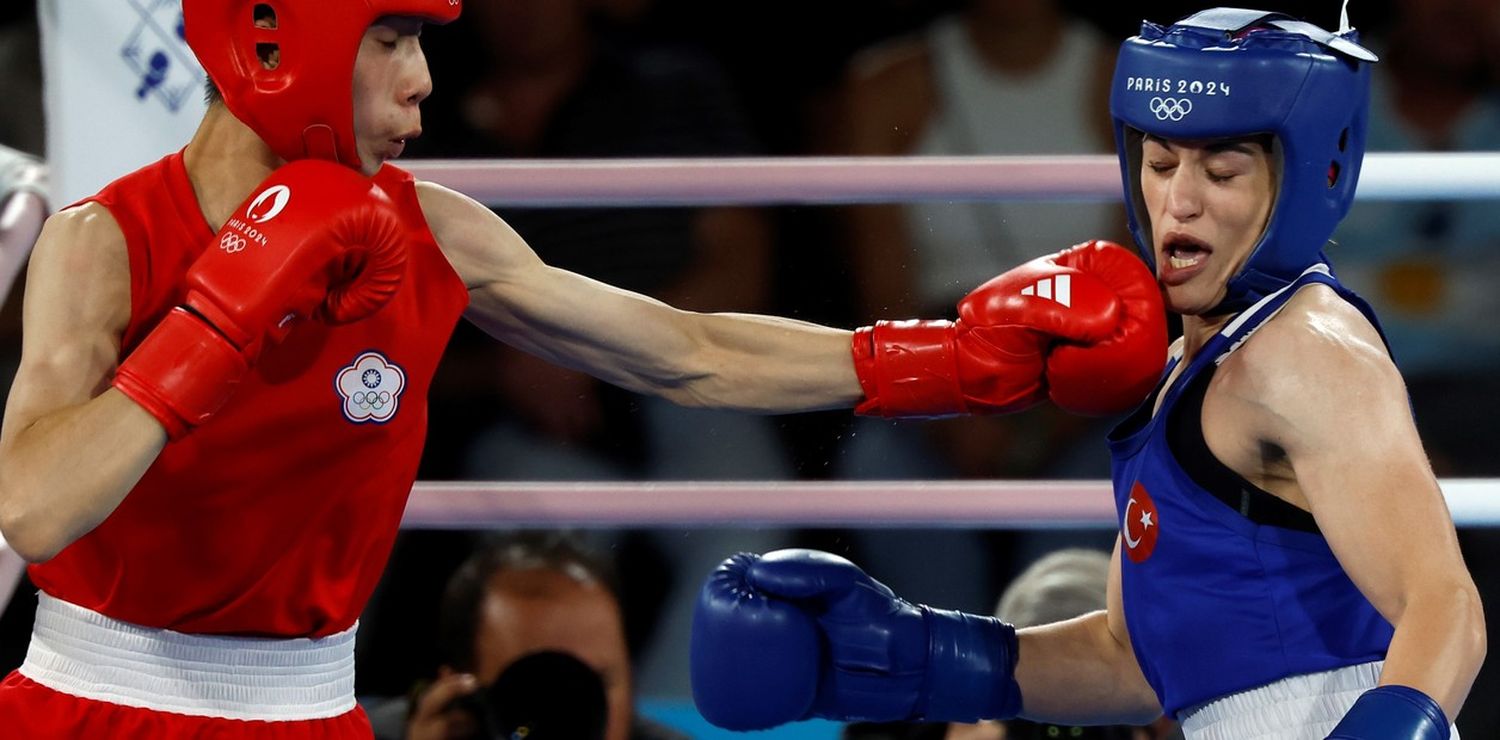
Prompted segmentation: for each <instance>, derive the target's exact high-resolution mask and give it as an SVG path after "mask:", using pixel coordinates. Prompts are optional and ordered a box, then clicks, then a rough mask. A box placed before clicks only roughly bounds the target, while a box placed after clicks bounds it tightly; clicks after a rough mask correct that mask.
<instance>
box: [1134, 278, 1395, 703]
mask: <svg viewBox="0 0 1500 740" xmlns="http://www.w3.org/2000/svg"><path fill="white" fill-rule="evenodd" d="M1314 283H1321V284H1323V285H1327V286H1329V287H1330V288H1332V289H1334V290H1335V291H1337V292H1338V294H1339V296H1340V297H1342V298H1343V299H1344V300H1346V301H1348V302H1349V303H1351V304H1352V305H1354V306H1355V307H1357V308H1358V309H1359V310H1360V311H1361V312H1362V313H1364V314H1365V316H1366V317H1367V318H1369V320H1370V322H1371V323H1373V324H1374V325H1375V327H1376V330H1377V331H1378V330H1379V329H1380V324H1379V322H1378V321H1377V320H1376V318H1375V315H1374V312H1373V311H1371V309H1370V308H1369V306H1368V304H1366V303H1365V302H1364V300H1363V299H1361V298H1360V297H1359V296H1357V295H1355V294H1354V293H1353V292H1352V291H1350V290H1348V289H1347V288H1344V287H1343V286H1342V285H1340V284H1339V282H1338V280H1337V279H1335V278H1334V277H1333V275H1332V274H1331V273H1330V272H1329V270H1328V267H1327V265H1322V264H1319V265H1315V266H1314V267H1312V268H1310V269H1309V270H1308V271H1307V272H1305V273H1303V274H1302V276H1301V277H1300V278H1299V279H1298V280H1297V281H1296V282H1294V283H1293V284H1292V285H1290V286H1288V287H1287V288H1285V289H1283V290H1281V291H1279V292H1277V293H1274V294H1272V295H1270V296H1267V297H1266V298H1265V299H1264V300H1262V301H1260V302H1259V303H1257V304H1256V305H1254V306H1252V307H1250V308H1249V309H1246V310H1245V311H1244V312H1243V313H1241V314H1240V315H1239V316H1237V317H1236V318H1234V319H1233V320H1231V321H1230V322H1229V323H1228V324H1227V325H1226V326H1225V328H1224V329H1223V330H1222V331H1221V332H1220V333H1219V334H1217V335H1215V336H1214V337H1213V338H1212V339H1210V340H1209V341H1208V343H1207V344H1206V345H1205V346H1204V347H1203V350H1202V351H1201V352H1199V353H1198V355H1197V356H1196V357H1194V358H1193V359H1192V360H1191V362H1190V364H1189V365H1188V366H1187V368H1185V369H1184V371H1183V373H1182V375H1181V376H1179V377H1178V378H1177V379H1176V380H1175V381H1174V382H1173V384H1172V385H1171V387H1169V388H1167V389H1166V390H1165V391H1162V390H1160V389H1158V393H1163V392H1164V393H1165V397H1164V398H1163V399H1162V402H1161V406H1160V409H1159V410H1158V411H1157V412H1156V413H1155V415H1154V416H1153V415H1152V411H1151V409H1152V402H1153V401H1154V400H1155V398H1156V396H1155V395H1153V397H1152V399H1149V400H1148V401H1147V402H1146V403H1145V404H1143V405H1142V406H1141V408H1139V409H1137V410H1136V412H1135V413H1134V414H1132V415H1131V416H1130V417H1129V418H1128V419H1126V420H1125V421H1124V422H1122V423H1121V424H1120V425H1119V426H1118V427H1116V428H1115V430H1114V431H1113V432H1112V433H1111V434H1110V437H1109V447H1110V454H1111V456H1112V458H1113V461H1112V462H1113V482H1114V494H1115V505H1116V509H1117V511H1118V512H1119V516H1120V535H1121V544H1120V554H1121V557H1120V569H1121V572H1120V576H1121V579H1120V581H1121V589H1122V590H1121V594H1122V598H1123V601H1124V612H1125V623H1126V626H1127V628H1128V629H1129V631H1130V639H1131V643H1132V646H1133V648H1134V650H1135V657H1136V660H1137V661H1138V662H1139V663H1140V666H1141V670H1142V671H1143V672H1144V673H1145V676H1146V680H1147V681H1148V682H1150V684H1151V687H1152V688H1153V689H1154V690H1155V691H1156V696H1157V699H1159V700H1160V701H1161V705H1162V708H1163V710H1165V711H1166V713H1167V714H1168V715H1171V716H1177V714H1178V713H1179V712H1181V711H1182V710H1184V709H1187V708H1190V707H1193V706H1196V705H1198V704H1201V703H1203V702H1205V701H1209V700H1212V699H1216V698H1218V697H1221V696H1224V695H1227V694H1231V693H1234V692H1236V691H1243V690H1245V689H1250V688H1254V687H1257V686H1261V685H1264V684H1267V683H1270V682H1272V681H1276V680H1279V679H1282V678H1285V677H1287V676H1292V675H1298V674H1303V673H1313V672H1318V671H1325V670H1329V669H1333V668H1339V667H1342V666H1346V665H1352V664H1356V663H1364V662H1368V661H1372V660H1380V659H1382V658H1384V657H1385V652H1386V648H1387V646H1388V645H1389V644H1390V641H1391V635H1392V634H1393V630H1392V628H1391V625H1390V623H1389V622H1387V621H1386V620H1385V619H1384V618H1382V617H1381V616H1380V614H1379V612H1377V611H1376V610H1375V607H1374V606H1372V605H1371V604H1370V602H1369V600H1368V599H1366V598H1365V597H1364V595H1363V594H1361V593H1360V591H1359V589H1358V588H1356V587H1355V585H1354V583H1353V582H1352V581H1350V580H1349V576H1348V575H1346V574H1345V573H1344V570H1343V568H1341V567H1340V566H1339V563H1338V561H1337V560H1336V559H1335V558H1334V556H1333V552H1332V550H1330V549H1329V547H1328V542H1327V541H1326V540H1325V539H1324V538H1323V536H1322V535H1321V534H1320V533H1317V532H1315V531H1300V530H1299V529H1295V528H1290V527H1282V526H1275V525H1270V524H1263V523H1257V522H1256V521H1252V520H1251V519H1250V518H1247V517H1246V516H1245V515H1244V514H1242V513H1241V512H1240V510H1238V509H1236V508H1232V507H1231V506H1230V505H1229V504H1228V503H1226V502H1225V501H1224V500H1221V499H1220V498H1219V497H1218V496H1216V495H1215V493H1214V492H1213V491H1210V490H1208V489H1206V488H1203V487H1202V486H1201V485H1200V484H1199V483H1198V482H1197V481H1196V480H1195V479H1194V478H1193V477H1192V476H1190V475H1189V474H1188V472H1187V471H1186V470H1185V468H1184V466H1183V464H1182V463H1180V462H1179V461H1178V460H1177V459H1176V457H1175V456H1174V454H1173V451H1172V448H1171V446H1170V444H1169V439H1168V435H1167V429H1168V423H1167V420H1168V419H1169V418H1170V416H1171V414H1172V413H1173V409H1174V406H1176V405H1177V404H1178V403H1179V401H1181V399H1182V396H1183V391H1184V389H1186V388H1187V387H1188V386H1189V385H1191V384H1192V382H1193V379H1194V378H1195V377H1196V376H1199V375H1201V374H1204V373H1211V372H1213V369H1214V368H1215V367H1217V364H1218V363H1219V362H1222V360H1223V358H1224V357H1227V356H1228V355H1229V353H1231V352H1233V351H1234V350H1235V349H1236V348H1238V347H1239V346H1240V344H1242V343H1243V342H1244V341H1245V340H1246V339H1248V338H1249V337H1250V335H1251V334H1252V333H1254V332H1255V330H1256V329H1258V328H1259V327H1260V326H1262V325H1264V324H1265V322H1267V321H1269V320H1270V319H1271V317H1272V316H1275V315H1276V312H1277V311H1278V310H1280V309H1281V307H1282V306H1283V305H1285V303H1286V302H1287V300H1289V299H1290V298H1291V297H1292V295H1293V294H1294V293H1295V292H1296V291H1297V290H1298V289H1300V288H1302V287H1304V286H1307V285H1311V284H1314ZM1179 361H1180V358H1174V359H1173V360H1172V362H1171V363H1170V364H1169V365H1168V366H1167V370H1166V374H1165V375H1164V376H1163V377H1169V376H1170V374H1171V372H1172V370H1173V368H1175V367H1176V366H1177V364H1178V362H1179ZM1189 411H1190V412H1192V413H1201V408H1199V409H1189ZM1205 449H1206V448H1205ZM1236 493H1237V492H1236Z"/></svg>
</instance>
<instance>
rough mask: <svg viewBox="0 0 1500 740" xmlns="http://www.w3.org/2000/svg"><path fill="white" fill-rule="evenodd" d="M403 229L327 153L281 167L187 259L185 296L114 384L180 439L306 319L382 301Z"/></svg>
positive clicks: (397, 272)
mask: <svg viewBox="0 0 1500 740" xmlns="http://www.w3.org/2000/svg"><path fill="white" fill-rule="evenodd" d="M403 233H404V232H403V230H402V227H401V224H400V221H399V217H398V215H397V213H396V209H395V206H394V204H393V203H392V202H391V200H390V198H389V197H388V196H387V195H386V194H385V193H384V192H383V191H382V190H381V189H380V188H379V186H377V185H375V184H374V182H372V181H371V180H369V179H368V178H366V177H363V176H361V175H360V174H359V173H357V172H355V171H353V170H350V169H349V168H347V167H342V166H339V165H336V164H333V163H331V162H324V161H320V160H312V159H309V160H300V161H297V162H292V163H290V164H287V165H285V166H283V167H282V168H280V169H278V170H276V171H275V172H274V173H272V174H271V176H270V177H269V178H267V179H266V180H265V182H263V183H261V185H260V187H258V188H256V191H255V194H254V195H252V196H251V197H250V199H249V200H247V201H246V202H245V203H244V204H242V205H241V206H240V207H239V208H238V209H236V210H235V212H234V214H233V215H232V216H231V217H230V219H229V221H228V222H227V223H226V224H225V225H224V228H223V229H221V230H220V231H219V233H218V234H216V235H215V236H214V238H213V240H212V241H211V242H210V243H209V244H208V246H207V248H206V249H205V250H204V252H203V254H202V255H200V256H199V257H198V259H197V260H196V261H194V263H193V265H192V266H191V267H190V268H188V271H187V275H186V277H185V284H186V287H187V293H186V297H185V299H184V301H183V305H181V306H179V307H177V308H175V309H173V310H172V311H171V312H170V313H168V314H167V316H166V317H165V318H164V319H162V321H161V323H160V324H158V325H157V326H156V328H155V329H153V330H152V332H151V333H150V334H149V335H147V336H146V338H145V339H144V340H143V341H142V342H141V344H140V346H139V347H137V348H136V349H135V351H134V352H132V353H131V354H130V356H129V357H128V358H126V360H125V362H124V363H122V364H121V366H120V369H119V371H118V372H117V373H116V376H115V380H114V385H115V387H117V388H119V389H120V390H121V391H122V392H123V393H125V394H126V395H128V396H130V397H131V398H132V399H134V400H135V401H136V402H137V403H139V404H140V405H141V406H142V407H144V408H145V409H146V410H147V411H150V412H151V414H152V415H153V416H155V417H156V418H157V419H158V420H159V421H161V423H162V426H163V427H165V428H166V430H167V433H168V436H169V437H172V438H174V439H175V438H178V437H180V436H182V435H183V434H185V433H186V432H187V431H188V430H189V429H191V428H192V427H194V426H196V425H198V424H201V423H202V422H204V421H206V420H207V419H208V418H209V417H210V416H212V415H213V413H214V412H215V411H217V410H218V409H219V407H220V406H222V405H223V404H224V402H225V401H226V400H228V398H229V397H230V395H232V394H233V392H234V388H235V386H236V385H237V384H238V382H239V379H240V377H241V376H242V375H243V374H244V372H245V370H246V369H247V368H248V367H249V366H250V364H252V363H253V362H254V361H255V359H256V357H257V356H258V355H259V353H260V351H261V349H262V348H263V347H264V346H265V345H266V344H267V343H275V342H277V341H279V340H280V339H281V338H283V337H284V336H285V335H286V333H287V332H288V331H290V329H291V327H292V326H293V325H294V324H295V323H296V322H297V321H299V320H302V319H305V318H308V317H310V316H317V317H319V318H323V319H325V320H328V321H331V322H335V323H337V322H345V321H353V320H356V319H359V318H363V317H364V316H367V315H369V314H370V313H373V312H374V311H375V310H377V309H379V308H380V307H381V306H382V305H384V304H385V302H386V301H387V300H389V299H390V297H391V296H392V295H394V294H395V291H396V289H397V288H398V287H399V286H400V283H401V277H402V275H403V274H404V271H405V260H406V252H405V246H404V243H403Z"/></svg>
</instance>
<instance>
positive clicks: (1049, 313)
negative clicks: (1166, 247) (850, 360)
mask: <svg viewBox="0 0 1500 740" xmlns="http://www.w3.org/2000/svg"><path fill="white" fill-rule="evenodd" d="M1116 272H1118V273H1119V274H1118V275H1116V274H1114V273H1116ZM1104 273H1109V274H1104ZM1142 281H1144V283H1143V282H1142ZM1122 290H1123V291H1125V294H1123V295H1122V294H1121V291H1122ZM958 313H959V318H958V320H957V321H955V322H948V321H906V322H884V321H883V322H878V323H877V324H876V325H875V326H873V327H865V328H863V329H860V330H858V331H856V332H855V334H854V347H853V350H854V365H855V371H856V373H857V374H858V375H859V381H860V385H861V386H862V387H863V388H864V391H865V401H864V402H863V403H861V404H860V405H859V406H858V407H857V408H856V409H855V410H856V411H857V412H858V413H861V414H868V415H879V416H888V417H894V416H901V417H914V416H915V417H922V416H944V415H951V414H959V413H1006V412H1012V411H1019V410H1022V409H1025V408H1029V407H1031V406H1034V405H1036V404H1037V403H1040V402H1041V401H1043V400H1045V399H1046V398H1047V397H1048V396H1049V395H1051V397H1052V398H1053V400H1054V401H1055V402H1057V403H1058V405H1059V406H1062V407H1063V408H1065V409H1068V410H1071V411H1077V412H1080V413H1110V412H1114V411H1120V410H1124V409H1126V408H1129V407H1130V406H1131V405H1134V404H1135V403H1138V402H1139V401H1140V400H1141V398H1143V397H1144V396H1145V395H1146V393H1149V391H1150V388H1151V384H1153V383H1154V382H1155V381H1156V377H1157V375H1158V374H1159V373H1160V372H1161V368H1162V365H1163V364H1164V363H1165V358H1166V316H1165V313H1164V311H1163V308H1162V303H1161V296H1160V294H1159V293H1158V292H1157V289H1156V281H1155V279H1154V277H1152V275H1151V274H1150V270H1149V269H1147V268H1146V266H1145V264H1144V263H1143V262H1141V261H1140V259H1139V258H1138V257H1136V256H1135V255H1134V254H1133V253H1131V252H1129V251H1127V250H1126V249H1125V248H1123V247H1120V246H1119V245H1116V244H1111V243H1109V242H1100V241H1095V242H1087V243H1085V244H1080V245H1078V246H1076V247H1073V248H1071V249H1068V250H1066V251H1063V252H1060V253H1058V254H1055V255H1050V256H1047V257H1043V258H1040V259H1036V260H1032V261H1031V262H1027V263H1026V264H1024V265H1021V266H1020V267H1017V268H1015V269H1014V270H1011V271H1009V272H1007V273H1005V274H1004V275H1001V276H1000V277H997V278H995V279H993V280H991V281H989V282H987V283H985V284H984V285H982V286H980V287H979V288H978V289H976V290H975V291H974V292H972V293H970V294H969V295H968V296H966V297H965V298H964V299H963V301H961V302H960V303H959V305H958ZM1095 345H1099V346H1101V347H1107V348H1108V349H1107V350H1106V351H1104V352H1102V353H1100V354H1098V355H1087V354H1083V355H1080V354H1077V353H1073V354H1065V355H1064V356H1063V357H1062V358H1061V361H1060V362H1059V361H1056V360H1054V359H1053V358H1051V357H1049V354H1054V353H1055V352H1056V351H1060V350H1062V349H1065V348H1066V349H1071V350H1080V351H1082V350H1087V349H1089V348H1092V347H1094V346H1095ZM1143 356H1149V357H1150V358H1151V359H1150V360H1149V361H1144V360H1141V359H1140V358H1141V357H1143ZM1113 362H1118V363H1121V367H1119V368H1118V370H1117V369H1116V368H1112V367H1108V364H1109V363H1113ZM1152 363H1154V368H1155V369H1154V370H1153V371H1152V373H1151V374H1150V377H1149V379H1147V380H1146V384H1145V387H1144V390H1141V383H1142V375H1141V373H1142V370H1143V369H1144V368H1145V367H1146V366H1147V365H1151V364H1152ZM1094 368H1099V369H1100V372H1101V373H1103V374H1104V375H1108V374H1110V373H1114V372H1117V371H1118V372H1120V373H1121V374H1122V377H1121V378H1119V379H1112V378H1092V377H1080V371H1082V370H1085V369H1094ZM1054 374H1055V375H1056V380H1054V378H1053V375H1054ZM1059 381H1061V383H1062V385H1063V386H1064V387H1063V388H1062V389H1058V388H1049V385H1050V384H1052V383H1055V382H1059Z"/></svg>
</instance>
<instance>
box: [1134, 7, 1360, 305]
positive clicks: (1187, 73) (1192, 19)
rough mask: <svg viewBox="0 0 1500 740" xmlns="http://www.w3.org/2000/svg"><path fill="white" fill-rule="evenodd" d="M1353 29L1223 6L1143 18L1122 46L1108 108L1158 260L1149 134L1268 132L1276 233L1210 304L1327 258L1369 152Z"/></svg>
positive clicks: (1247, 298)
mask: <svg viewBox="0 0 1500 740" xmlns="http://www.w3.org/2000/svg"><path fill="white" fill-rule="evenodd" d="M1357 41H1358V35H1357V34H1356V33H1355V32H1354V31H1348V32H1345V33H1340V34H1334V33H1330V32H1328V31H1325V30H1323V29H1322V28H1319V27H1317V26H1315V25H1313V24H1311V23H1305V22H1302V21H1298V20H1295V19H1293V18H1292V17H1291V16H1287V15H1282V14H1280V13H1268V12H1265V11H1260V10H1242V9H1239V8H1216V9H1213V10H1205V11H1203V12H1201V13H1197V14H1195V15H1191V16H1188V17H1187V18H1184V19H1182V20H1180V21H1178V22H1177V23H1175V24H1173V25H1171V26H1170V27H1165V28H1164V27H1162V26H1159V25H1157V24H1155V23H1150V22H1146V23H1143V24H1141V33H1140V35H1139V36H1135V37H1133V38H1130V39H1128V40H1126V41H1125V43H1124V44H1123V45H1122V46H1121V47H1120V57H1119V61H1118V62H1117V64H1116V66H1115V78H1114V83H1113V89H1112V90H1111V92H1110V100H1109V110H1110V115H1111V116H1112V117H1113V118H1114V126H1115V144H1116V146H1117V147H1118V148H1119V153H1120V173H1121V176H1122V177H1123V179H1124V183H1125V198H1126V202H1127V203H1129V204H1130V208H1129V209H1128V210H1129V215H1130V231H1131V233H1132V234H1134V236H1135V241H1136V244H1137V246H1139V247H1140V250H1141V255H1142V256H1143V257H1145V259H1146V262H1147V264H1150V265H1151V266H1152V268H1153V269H1155V266H1156V259H1155V250H1154V247H1153V245H1152V243H1151V229H1150V224H1149V220H1148V218H1147V216H1146V213H1145V209H1144V204H1143V202H1142V200H1141V189H1140V166H1141V139H1142V137H1143V136H1146V135H1149V136H1155V137H1158V138H1161V139H1166V140H1174V139H1175V140H1195V139H1196V140H1204V139H1224V138H1233V137H1240V136H1255V135H1266V134H1269V135H1270V136H1271V137H1272V141H1273V149H1274V151H1275V152H1277V153H1279V154H1280V164H1281V171H1280V179H1279V186H1278V188H1277V194H1276V202H1275V203H1274V204H1273V205H1272V207H1271V216H1270V220H1269V221H1268V222H1267V224H1266V230H1265V233H1263V234H1262V235H1261V237H1260V240H1259V241H1258V242H1257V243H1256V244H1255V246H1254V247H1253V248H1252V249H1251V252H1250V258H1249V260H1248V261H1247V262H1246V263H1245V266H1244V268H1243V269H1241V270H1240V272H1238V273H1237V274H1235V275H1234V276H1233V277H1232V278H1230V280H1229V285H1228V292H1227V293H1226V294H1225V297H1224V300H1223V301H1222V302H1221V303H1220V304H1219V305H1218V306H1216V307H1215V308H1214V309H1213V310H1212V311H1211V313H1214V314H1223V313H1231V312H1235V311H1240V310H1242V309H1244V308H1246V307H1248V306H1249V305H1251V304H1252V303H1254V302H1255V301H1257V300H1259V299H1260V298H1261V297H1263V296H1265V295H1266V294H1268V293H1271V292H1274V291H1276V290H1277V289H1279V288H1282V287H1284V286H1286V285H1287V284H1289V283H1291V282H1292V281H1293V280H1295V279H1296V278H1297V276H1298V275H1300V274H1302V272H1303V271H1304V270H1306V269H1307V268H1308V267H1311V266H1312V265H1314V264H1316V263H1318V262H1322V261H1326V258H1325V257H1324V256H1323V252H1322V250H1323V245H1324V244H1326V243H1327V242H1328V238H1329V237H1330V236H1332V235H1333V230H1334V228H1335V227H1336V226H1338V223H1339V221H1340V220H1341V219H1343V217H1344V214H1346V213H1348V212H1349V206H1350V205H1351V204H1352V203H1353V202H1354V186H1355V183H1356V182H1358V180H1359V166H1360V161H1361V160H1362V159H1363V158H1364V150H1365V122H1366V120H1367V118H1368V111H1369V103H1370V65H1369V63H1370V62H1375V61H1377V57H1376V56H1375V55H1374V54H1372V53H1371V52H1370V51H1368V50H1367V49H1365V48H1364V47H1362V46H1360V45H1359V44H1358V43H1357Z"/></svg>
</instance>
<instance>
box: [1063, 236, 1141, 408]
mask: <svg viewBox="0 0 1500 740" xmlns="http://www.w3.org/2000/svg"><path fill="white" fill-rule="evenodd" d="M1054 259H1055V261H1056V263H1057V264H1059V265H1061V266H1064V267H1068V268H1071V269H1073V270H1077V271H1078V272H1079V273H1080V274H1083V275H1088V276H1089V277H1090V278H1091V279H1092V280H1094V281H1097V282H1098V283H1100V284H1102V285H1103V286H1104V288H1105V289H1106V290H1108V291H1109V293H1111V294H1112V295H1113V296H1114V299H1115V305H1116V306H1117V307H1118V311H1117V313H1115V315H1116V316H1117V320H1116V321H1115V322H1113V324H1112V325H1111V326H1109V327H1108V330H1107V332H1106V333H1105V334H1103V335H1102V336H1100V335H1095V336H1090V337H1088V338H1086V339H1075V338H1071V337H1070V338H1067V339H1066V340H1065V341H1062V342H1059V343H1057V344H1055V345H1054V346H1053V347H1052V351H1051V352H1050V353H1048V355H1047V395H1048V396H1049V397H1050V398H1051V399H1052V402H1053V403H1055V404H1057V405H1058V406H1059V407H1061V408H1063V409H1066V410H1068V411H1072V412H1074V413H1079V414H1094V415H1104V414H1114V413H1119V412H1121V411H1126V410H1129V409H1130V408H1131V407H1133V406H1135V405H1136V404H1138V403H1140V402H1141V401H1142V400H1144V399H1145V398H1146V396H1148V395H1150V394H1151V389H1152V388H1154V387H1155V386H1156V383H1157V381H1159V380H1160V379H1161V372H1162V369H1163V367H1165V365H1166V362H1167V313H1166V308H1165V307H1164V306H1163V305H1162V300H1161V288H1160V287H1159V286H1158V285H1157V284H1156V276H1155V275H1153V274H1152V273H1151V269H1150V268H1148V267H1146V263H1145V262H1142V261H1141V259H1140V257H1139V256H1137V255H1136V254H1135V253H1134V252H1132V251H1130V250H1127V249H1125V248H1124V247H1121V246H1119V245H1118V244H1113V243H1111V242H1105V241H1092V242H1086V243H1084V244H1080V245H1079V246H1076V247H1074V248H1072V249H1069V250H1067V251H1065V252H1062V253H1060V254H1058V255H1056V257H1055V258H1054Z"/></svg>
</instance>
